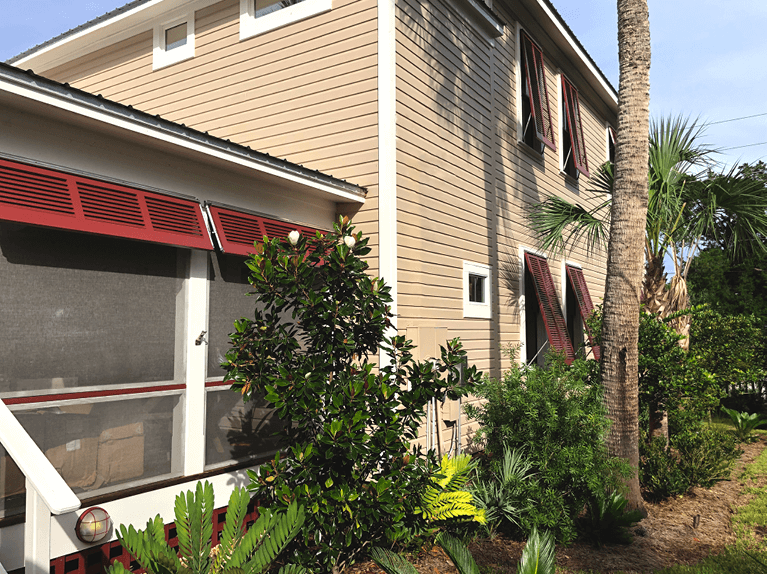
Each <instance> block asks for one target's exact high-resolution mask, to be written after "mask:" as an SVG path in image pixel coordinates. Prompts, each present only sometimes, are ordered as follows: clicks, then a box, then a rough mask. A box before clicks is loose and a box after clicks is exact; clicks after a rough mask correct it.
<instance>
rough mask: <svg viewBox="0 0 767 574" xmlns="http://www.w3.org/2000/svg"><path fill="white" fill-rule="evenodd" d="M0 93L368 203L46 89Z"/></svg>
mask: <svg viewBox="0 0 767 574" xmlns="http://www.w3.org/2000/svg"><path fill="white" fill-rule="evenodd" d="M0 91H7V92H9V93H12V94H15V95H18V96H21V97H24V98H27V99H29V100H33V101H36V102H40V103H43V104H46V105H50V106H52V107H54V108H57V109H60V110H63V111H67V112H70V113H74V114H77V115H79V116H82V117H85V118H89V119H93V120H96V121H99V122H102V123H104V124H108V125H110V126H114V127H117V128H120V129H123V130H125V131H127V132H131V133H134V134H138V135H142V136H145V137H149V138H152V139H154V140H156V141H161V142H166V143H170V144H172V145H175V146H178V147H179V148H183V149H187V150H190V151H194V152H197V153H201V154H204V155H206V156H208V157H211V158H216V159H220V160H224V161H227V162H229V163H232V164H236V165H240V166H243V167H246V168H248V169H252V170H254V171H257V172H259V173H264V174H268V175H272V176H275V177H279V178H281V179H283V180H286V181H291V182H293V183H296V184H299V185H302V186H304V187H307V188H311V189H313V190H315V191H319V192H321V193H324V194H327V195H329V196H332V198H333V200H334V201H341V202H354V203H359V204H363V203H365V198H364V197H362V196H360V195H357V194H355V193H352V192H350V191H348V190H346V189H342V188H339V187H336V186H333V185H331V184H328V183H323V182H321V181H316V180H313V179H311V178H308V177H302V176H301V175H300V174H296V173H290V172H287V171H284V170H281V169H279V168H276V167H274V166H271V165H268V164H266V163H264V162H260V161H258V160H256V159H254V158H248V157H243V156H241V155H238V154H235V153H229V152H227V151H226V150H222V149H218V148H216V147H215V146H212V145H209V144H206V143H204V142H196V141H190V140H189V139H187V138H184V137H182V136H180V135H177V134H173V133H168V132H166V131H164V130H162V129H159V128H154V127H152V126H147V125H142V124H140V123H137V122H134V121H131V120H130V119H129V118H126V117H124V116H121V115H119V114H116V113H113V112H110V111H109V110H106V109H97V108H95V107H93V106H89V105H83V104H81V103H78V102H75V101H72V100H69V99H67V98H66V97H62V96H58V95H55V94H51V93H47V92H44V91H43V90H35V89H34V88H32V87H30V86H29V85H25V84H21V83H16V82H12V81H8V80H5V81H0Z"/></svg>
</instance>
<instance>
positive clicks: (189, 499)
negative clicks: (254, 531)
mask: <svg viewBox="0 0 767 574" xmlns="http://www.w3.org/2000/svg"><path fill="white" fill-rule="evenodd" d="M213 501H214V497H213V485H211V484H210V482H208V481H207V480H206V481H205V484H204V485H203V483H202V482H198V483H197V487H196V489H195V492H194V493H193V492H192V491H191V490H190V491H187V492H186V496H184V493H183V492H182V493H181V494H179V495H178V496H177V497H176V506H175V515H176V532H177V535H178V547H179V552H180V553H181V556H183V557H184V558H185V559H186V563H187V567H188V568H189V570H191V571H192V572H194V573H198V572H205V571H207V569H208V565H209V562H210V548H211V536H212V535H213V522H212V520H213Z"/></svg>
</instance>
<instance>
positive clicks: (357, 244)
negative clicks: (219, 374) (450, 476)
mask: <svg viewBox="0 0 767 574" xmlns="http://www.w3.org/2000/svg"><path fill="white" fill-rule="evenodd" d="M369 252H370V248H369V247H367V239H363V238H362V236H361V234H360V233H356V234H355V233H354V230H353V227H352V226H351V225H350V223H349V222H348V220H347V219H345V218H342V219H341V220H340V221H339V222H338V223H337V224H336V225H335V226H334V231H333V232H332V233H329V234H327V235H322V234H319V233H318V234H317V235H316V236H314V237H304V236H301V235H299V234H298V232H292V233H291V234H290V235H289V237H288V239H283V240H276V239H275V240H272V241H265V242H264V243H263V245H262V246H260V247H259V248H258V252H257V253H256V254H255V255H254V256H253V257H252V258H251V259H249V260H248V261H247V265H248V267H249V268H250V270H251V277H250V282H251V287H252V291H253V293H254V295H255V297H256V299H257V300H258V302H259V305H258V307H256V308H255V311H254V316H253V317H252V318H243V319H241V320H239V321H237V322H236V323H235V328H236V332H235V333H234V334H232V336H231V339H232V349H231V350H230V351H229V352H228V353H227V355H226V362H225V363H224V365H223V366H224V368H225V369H226V370H227V375H226V380H227V381H229V382H230V383H231V384H232V389H234V390H236V391H238V392H240V393H242V395H243V397H244V398H245V399H249V398H250V397H252V396H254V395H255V396H264V397H265V400H266V401H267V403H268V404H269V405H270V406H272V407H273V408H274V409H275V410H276V413H277V414H278V416H279V417H280V418H281V419H282V420H284V421H286V422H288V423H289V424H286V425H285V427H284V430H283V431H281V435H282V438H283V439H284V441H285V446H286V447H287V448H286V450H285V452H284V453H282V454H278V455H277V456H276V457H275V458H274V460H273V461H271V462H270V463H267V464H263V465H261V467H260V469H259V470H258V471H257V472H250V473H249V474H250V478H251V483H250V485H249V489H250V490H251V492H253V494H254V495H255V497H257V498H258V499H259V500H261V501H262V502H263V503H264V504H266V505H267V506H272V507H274V508H281V507H286V506H288V505H290V504H292V503H294V502H299V503H300V504H303V505H304V506H305V507H306V509H307V519H306V522H305V524H304V527H303V529H302V532H301V535H300V536H299V537H297V538H296V539H295V540H294V541H293V543H292V544H291V545H290V548H289V555H290V556H291V559H293V560H298V561H299V562H300V563H301V564H304V565H306V566H307V567H309V568H312V569H318V570H320V571H323V572H330V571H339V570H341V569H343V568H344V567H345V566H346V565H348V564H350V563H351V562H353V561H354V560H355V559H356V558H357V557H359V556H360V555H361V554H362V553H363V552H364V551H366V549H368V548H369V547H370V546H371V545H373V544H379V545H386V546H391V545H392V544H394V543H406V542H408V541H409V540H411V539H412V538H413V537H414V536H417V535H418V534H420V533H422V532H424V531H426V530H427V529H428V528H429V526H430V524H429V520H428V517H424V513H423V510H422V508H421V503H422V499H423V494H424V493H425V492H426V490H427V488H428V487H429V486H431V485H432V481H431V476H432V475H433V474H434V473H435V472H437V471H438V468H439V467H438V464H437V461H436V460H435V458H434V455H433V453H427V454H426V456H421V453H420V452H419V451H418V450H416V449H413V448H411V446H410V444H411V441H414V440H415V439H416V438H417V436H418V430H419V427H420V425H421V422H422V421H423V419H424V416H425V409H424V407H425V405H426V404H427V403H428V402H429V401H430V400H431V399H433V398H437V399H442V398H445V397H448V398H451V399H456V398H458V397H459V396H461V395H465V394H466V393H468V392H469V390H470V389H471V385H472V384H473V383H474V382H475V381H477V380H478V375H477V373H476V369H474V368H473V367H468V368H466V369H465V370H463V376H461V373H460V370H459V368H460V367H461V365H462V364H463V363H464V359H465V356H466V353H465V352H464V351H463V349H462V347H461V344H460V342H459V341H457V340H454V341H450V342H447V343H446V344H445V346H444V347H442V351H441V357H440V359H439V360H438V361H436V362H431V361H429V362H422V363H417V362H415V361H414V360H413V355H412V352H411V351H412V350H413V347H412V345H410V344H409V342H407V341H405V339H404V337H401V336H395V337H387V336H385V333H386V332H387V329H389V328H390V327H391V318H392V314H391V309H390V306H389V304H390V302H391V296H390V294H389V291H390V290H389V288H388V287H387V286H386V285H385V284H384V282H383V280H382V279H379V278H373V277H370V276H369V275H368V274H367V273H366V271H367V269H368V264H367V263H366V262H365V261H364V260H363V259H361V257H362V256H364V255H366V254H368V253H369ZM285 317H287V318H288V320H285V319H284V318H285ZM379 349H384V350H385V351H386V353H387V354H388V358H387V360H386V362H385V364H383V365H381V366H380V367H379V368H378V369H377V370H376V363H378V355H377V353H378V352H379Z"/></svg>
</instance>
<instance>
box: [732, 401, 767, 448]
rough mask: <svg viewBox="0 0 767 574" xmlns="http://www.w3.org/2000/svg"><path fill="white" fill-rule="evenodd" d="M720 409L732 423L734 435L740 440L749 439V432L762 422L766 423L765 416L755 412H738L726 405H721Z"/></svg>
mask: <svg viewBox="0 0 767 574" xmlns="http://www.w3.org/2000/svg"><path fill="white" fill-rule="evenodd" d="M722 411H724V413H725V414H726V415H727V416H728V417H730V420H731V421H732V424H733V425H734V426H735V436H736V437H738V440H739V441H740V442H747V441H749V440H750V439H751V433H753V432H754V430H756V428H757V427H760V426H762V425H764V424H767V417H763V416H762V415H759V414H757V413H752V414H749V413H745V412H744V413H739V412H738V411H734V410H732V409H728V408H727V407H722Z"/></svg>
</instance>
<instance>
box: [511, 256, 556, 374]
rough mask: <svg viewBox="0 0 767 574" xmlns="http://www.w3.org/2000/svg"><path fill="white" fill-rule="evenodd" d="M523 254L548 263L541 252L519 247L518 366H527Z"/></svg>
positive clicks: (524, 265)
mask: <svg viewBox="0 0 767 574" xmlns="http://www.w3.org/2000/svg"><path fill="white" fill-rule="evenodd" d="M525 253H531V254H533V255H537V256H538V257H543V258H544V259H546V260H547V261H548V259H549V258H548V257H547V255H546V254H545V253H544V252H543V251H538V250H536V249H532V248H530V247H525V246H524V245H520V246H519V301H518V306H519V356H518V357H517V362H518V363H519V364H520V365H525V364H527V317H526V314H525V311H526V309H527V307H526V304H527V298H526V293H525V273H526V272H527V262H526V261H525ZM533 304H534V305H537V304H538V302H537V300H535V297H533Z"/></svg>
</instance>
